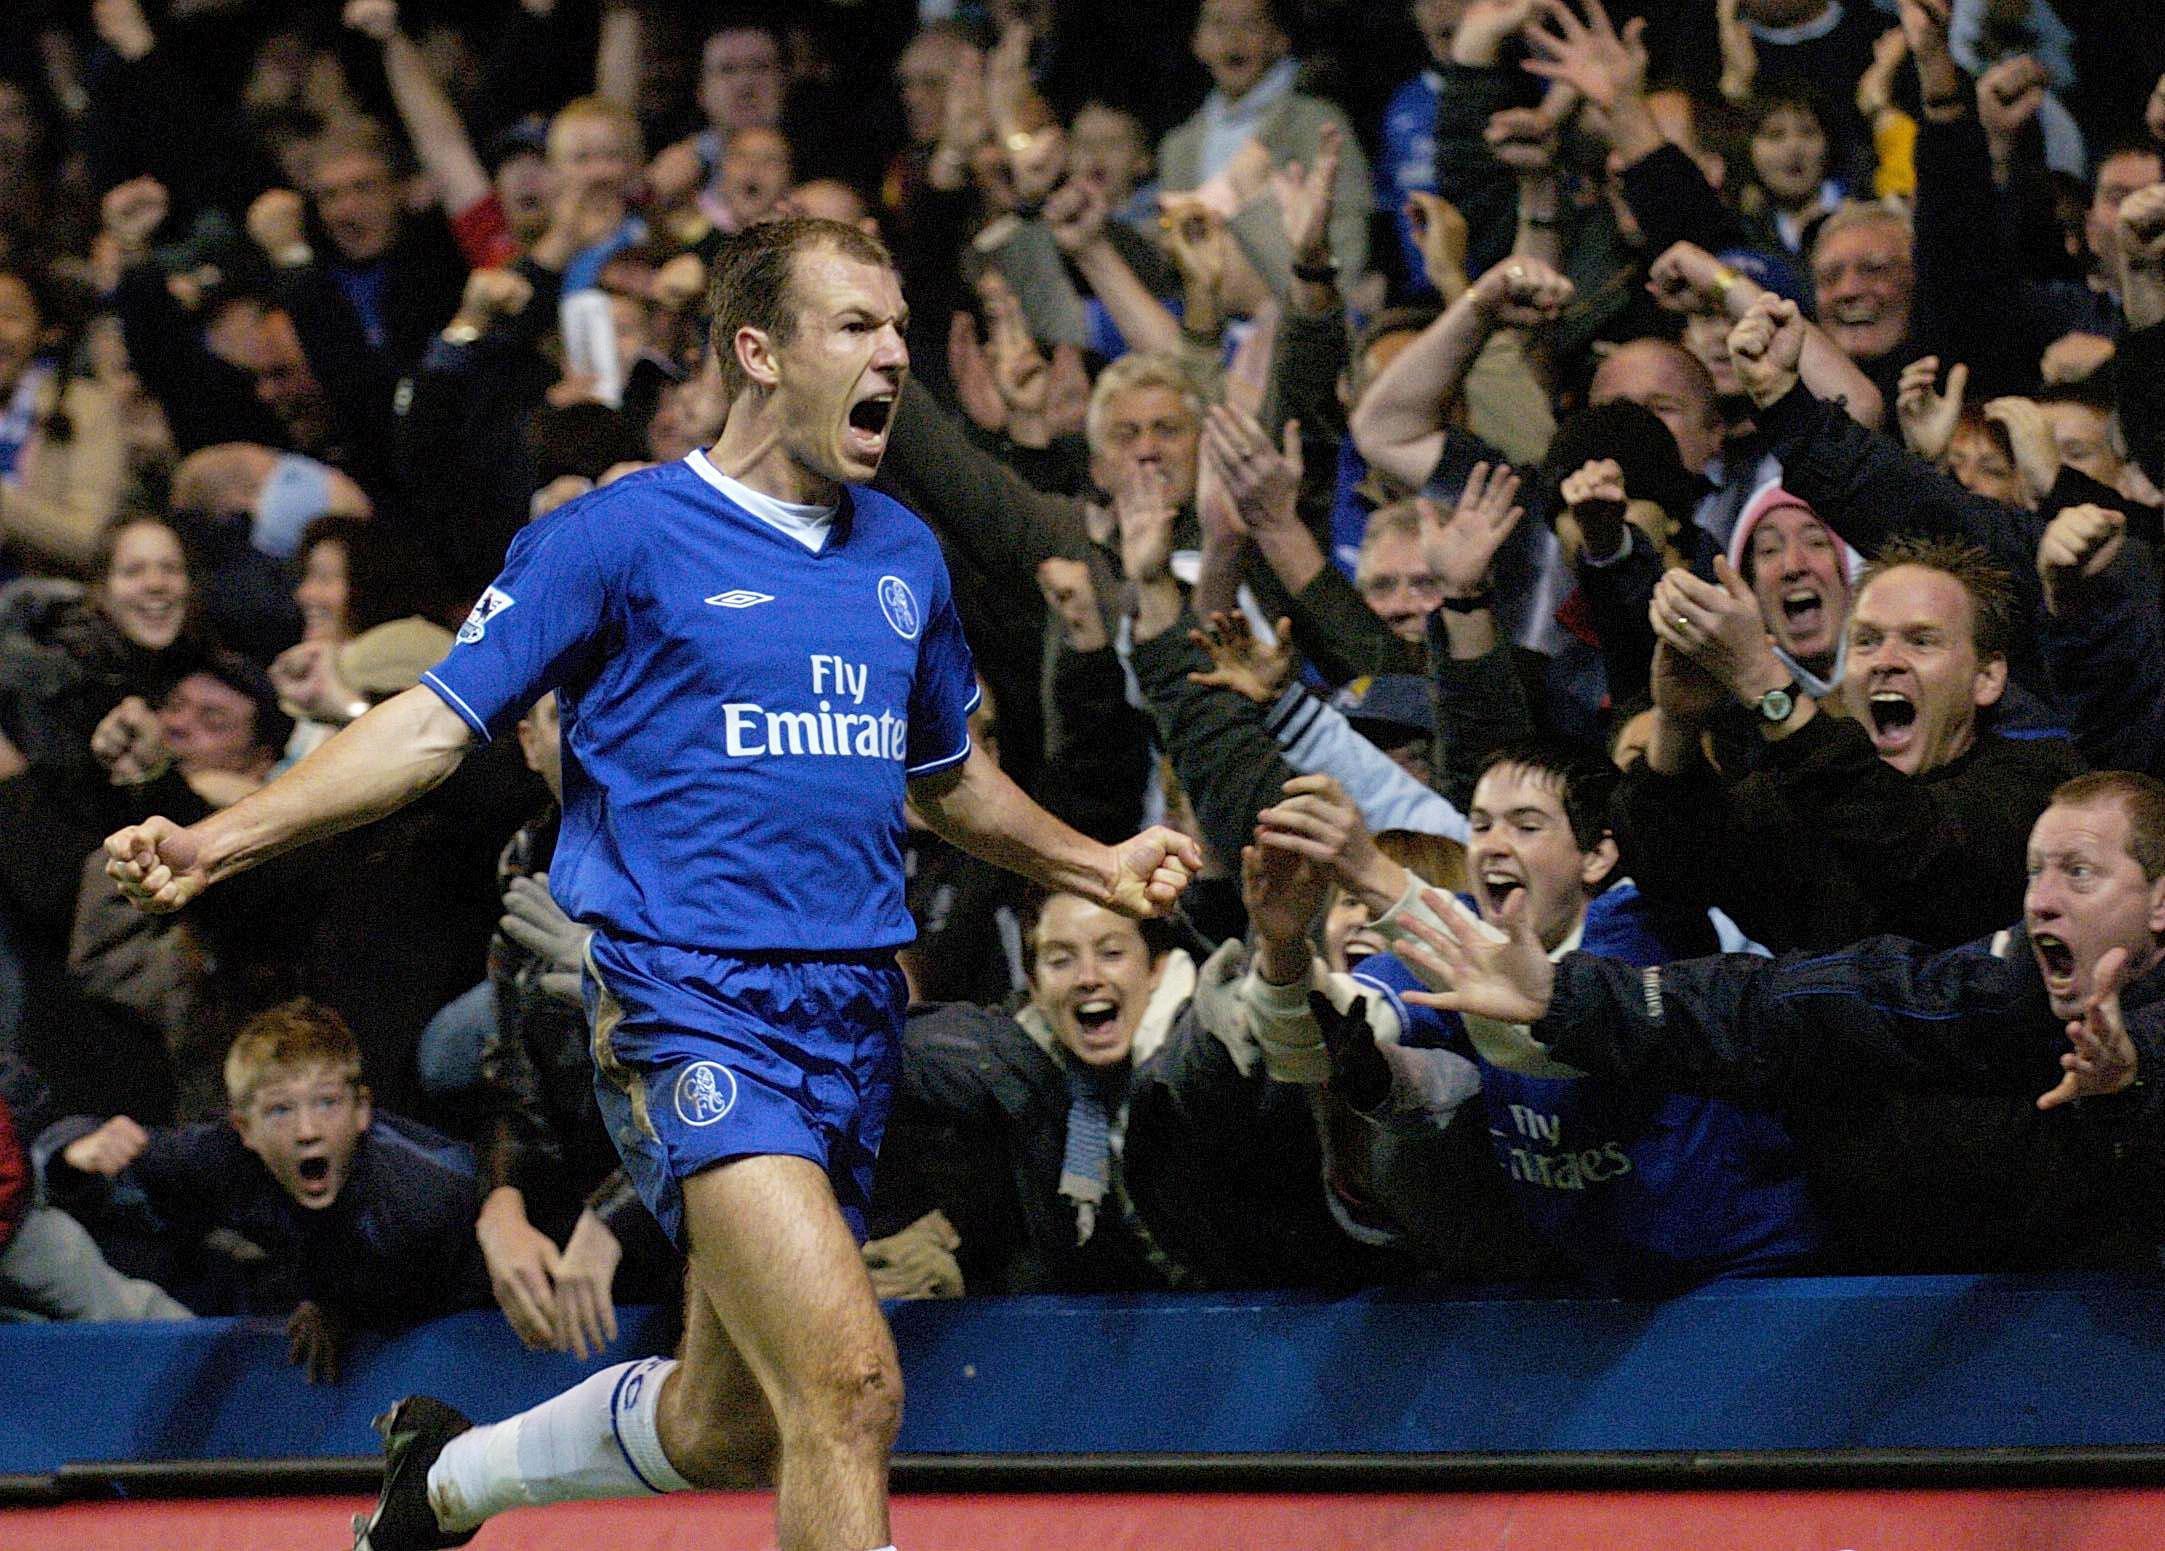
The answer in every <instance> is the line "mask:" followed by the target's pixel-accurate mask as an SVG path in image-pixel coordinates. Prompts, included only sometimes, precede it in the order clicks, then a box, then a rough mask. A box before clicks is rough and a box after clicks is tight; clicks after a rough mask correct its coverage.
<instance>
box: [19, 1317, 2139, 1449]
mask: <svg viewBox="0 0 2165 1551" xmlns="http://www.w3.org/2000/svg"><path fill="white" fill-rule="evenodd" d="M890 1314H891V1316H892V1319H893V1322H894V1327H895V1335H896V1339H897V1342H898V1343H899V1345H900V1348H901V1352H902V1361H903V1371H904V1376H905V1379H906V1381H907V1385H908V1413H907V1418H906V1420H905V1422H904V1426H903V1433H902V1438H901V1441H900V1444H899V1448H900V1450H901V1451H902V1452H904V1453H909V1454H927V1455H937V1454H1006V1453H1015V1454H1024V1453H1051V1454H1059V1453H1077V1454H1150V1453H1179V1454H1250V1453H1300V1454H1308V1453H1316V1454H1383V1455H1393V1454H1427V1453H1451V1452H1492V1453H1541V1452H1546V1451H1560V1452H1561V1451H1585V1450H1637V1451H1676V1450H1687V1451H1702V1450H1706V1451H1723V1450H1787V1449H1943V1448H1986V1447H2060V1448H2069V1447H2111V1446H2132V1445H2159V1444H2165V1283H2158V1282H2151V1281H2132V1280H2128V1279H2125V1278H2107V1277H2054V1278H1985V1277H1905V1278H1825V1279H1794V1280H1771V1281H1762V1282H1734V1283H1725V1284H1721V1285H1718V1286H1715V1287H1710V1288H1705V1289H1702V1290H1701V1291H1698V1292H1696V1293H1692V1294H1689V1295H1687V1296H1684V1297H1680V1298H1676V1299H1673V1300H1671V1301H1669V1302H1666V1303H1658V1304H1635V1303H1620V1302H1611V1301H1601V1300H1587V1299H1556V1298H1545V1297H1544V1298H1532V1297H1529V1298H1497V1297H1490V1298H1481V1297H1441V1296H1437V1295H1435V1294H1433V1293H1418V1294H1417V1293H1410V1292H1402V1291H1401V1292H1374V1293H1368V1294H1363V1295H1360V1296H1356V1297H1348V1298H1325V1297H1317V1296H1304V1295H1298V1294H1259V1295H1258V1294H1239V1295H1192V1296H1177V1295H1168V1296H1154V1297H1109V1298H974V1299H967V1300H963V1301H960V1302H948V1303H915V1304H901V1305H895V1306H893V1307H892V1308H891V1309H890ZM622 1316H623V1317H622V1321H621V1323H622V1328H623V1339H622V1340H621V1341H620V1342H619V1343H618V1347H617V1349H616V1353H615V1354H613V1356H612V1359H611V1360H615V1359H616V1358H618V1357H622V1356H632V1355H640V1354H644V1353H646V1352H649V1351H652V1350H654V1349H655V1343H656V1341H657V1340H659V1339H661V1333H662V1332H663V1331H664V1330H665V1329H666V1328H667V1326H668V1323H669V1322H667V1321H665V1320H664V1319H663V1318H661V1317H660V1316H659V1315H657V1314H656V1313H655V1312H654V1311H649V1310H625V1311H622ZM590 1371H592V1365H591V1364H587V1365H582V1364H579V1363H577V1362H575V1361H573V1360H572V1359H571V1358H569V1357H564V1356H558V1355H555V1354H549V1353H534V1352H528V1351H526V1350H524V1349H523V1348H521V1347H520V1346H519V1345H518V1343H517V1342H516V1340H514V1338H513V1337H512V1335H511V1333H510V1331H509V1330H508V1328H506V1326H505V1324H504V1322H503V1320H502V1319H501V1318H500V1317H499V1316H497V1315H496V1314H495V1313H493V1312H487V1313H474V1314H464V1315H458V1316H455V1317H453V1318H450V1319H444V1320H439V1321H436V1322H435V1323H433V1324H430V1325H427V1326H425V1327H422V1328H420V1329H417V1330H413V1331H409V1332H407V1333H405V1334H403V1335H401V1336H398V1337H396V1338H394V1339H390V1340H383V1339H376V1338H370V1337H361V1338H357V1339H356V1341H355V1342H354V1344H353V1348H352V1350H351V1351H350V1352H349V1353H348V1354H347V1358H346V1363H345V1371H344V1374H343V1377H342V1379H341V1381H340V1382H339V1383H338V1384H336V1385H332V1386H325V1387H313V1388H312V1387H311V1386H309V1385H308V1384H306V1383H304V1382H303V1381H302V1379H301V1377H300V1375H299V1373H298V1371H297V1370H295V1369H293V1368H291V1367H289V1366H287V1364H286V1362H285V1352H284V1341H283V1337H282V1334H281V1327H280V1323H279V1322H278V1321H275V1320H230V1319H215V1320H198V1321H195V1322H192V1323H188V1324H176V1325H96V1326H93V1325H45V1326H35V1325H31V1326H8V1327H0V1475H23V1476H32V1475H42V1474H46V1473H49V1472H51V1471H54V1470H56V1469H58V1468H59V1467H61V1466H62V1465H65V1464H69V1463H75V1462H85V1461H113V1460H133V1461H154V1460H187V1459H196V1460H202V1459H276V1458H336V1457H341V1456H354V1455H366V1454H369V1453H372V1452H373V1450H374V1447H375V1438H374V1435H373V1434H372V1433H370V1432H369V1431H368V1419H369V1418H370V1417H371V1416H372V1415H373V1414H374V1413H375V1412H377V1411H378V1410H380V1409H382V1408H383V1406H385V1405H386V1404H387V1403H388V1402H390V1401H391V1400H393V1399H395V1398H397V1397H398V1396H400V1395H403V1394H407V1393H410V1392H413V1391H417V1390H425V1391H428V1392H429V1393H432V1394H436V1395H441V1396H443V1397H444V1398H445V1399H447V1400H449V1401H451V1402H452V1403H453V1404H456V1405H458V1406H460V1407H462V1408H463V1409H465V1410H467V1411H469V1412H470V1413H472V1414H473V1415H475V1416H477V1417H481V1418H489V1417H496V1416H502V1415H505V1414H507V1413H509V1412H511V1411H515V1410H519V1409H521V1408H523V1407H525V1406H528V1405H531V1404H533V1403H535V1402H537V1401H539V1400H541V1399H544V1398H545V1397H547V1396H549V1395H551V1394H554V1393H555V1392H556V1391H558V1390H560V1389H562V1388H565V1387H566V1386H568V1385H569V1384H571V1383H573V1382H575V1381H576V1380H577V1379H578V1378H579V1377H580V1376H582V1375H583V1374H585V1373H587V1372H590Z"/></svg>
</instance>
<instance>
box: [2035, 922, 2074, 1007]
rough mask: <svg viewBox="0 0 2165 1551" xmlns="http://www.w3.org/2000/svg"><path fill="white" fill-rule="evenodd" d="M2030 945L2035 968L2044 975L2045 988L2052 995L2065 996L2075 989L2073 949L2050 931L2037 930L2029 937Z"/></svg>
mask: <svg viewBox="0 0 2165 1551" xmlns="http://www.w3.org/2000/svg"><path fill="white" fill-rule="evenodd" d="M2030 947H2031V949H2032V950H2033V951H2034V952H2035V953H2036V954H2037V968H2038V970H2039V971H2040V972H2041V973H2042V974H2043V975H2044V977H2045V989H2046V990H2047V991H2050V992H2051V993H2052V994H2053V995H2054V996H2065V995H2067V994H2068V993H2069V992H2070V991H2073V990H2074V989H2075V950H2074V949H2073V948H2070V947H2069V946H2068V945H2067V944H2066V943H2064V942H2062V941H2061V940H2060V939H2059V938H2058V937H2056V936H2054V935H2053V934H2052V933H2051V932H2039V933H2037V934H2036V935H2034V936H2032V937H2031V938H2030Z"/></svg>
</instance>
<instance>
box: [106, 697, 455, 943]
mask: <svg viewBox="0 0 2165 1551" xmlns="http://www.w3.org/2000/svg"><path fill="white" fill-rule="evenodd" d="M471 736H472V734H471V733H470V732H469V731H468V729H467V726H466V723H465V722H463V721H462V720H460V719H459V716H458V713H457V712H455V711H453V710H452V709H451V708H450V707H449V706H448V705H446V704H444V702H443V701H442V700H440V699H438V698H437V696H436V695H435V693H434V692H433V691H431V690H429V689H426V688H422V687H420V686H416V687H415V688H413V689H409V690H407V691H406V692H405V693H404V694H402V695H399V696H397V697H395V698H393V699H391V700H387V701H385V702H384V703H383V704H382V705H380V706H378V707H376V709H375V710H373V711H371V712H369V713H368V714H367V715H366V716H364V717H362V718H361V719H360V720H359V721H356V722H355V723H353V725H352V726H350V727H348V728H346V730H345V731H343V732H341V733H340V734H339V735H338V736H337V737H335V738H333V739H331V740H330V741H329V742H328V743H326V744H324V745H323V746H322V747H321V748H319V749H317V750H316V751H315V752H314V753H313V754H311V755H309V756H308V757H307V758H306V759H304V760H302V761H301V762H300V763H299V764H298V765H295V766H294V767H293V768H292V769H291V770H289V771H287V772H286V773H285V774H284V775H282V776H280V777H279V778H278V779H277V780H275V781H273V782H271V783H270V785H268V786H266V787H264V788H263V789H262V790H261V791H258V792H255V793H253V794H252V795H250V796H248V797H246V798H243V799H242V800H241V801H240V802H237V803H235V804H234V805H233V806H232V807H230V808H226V809H223V810H221V811H219V812H217V813H214V814H212V815H211V816H210V817H209V818H207V819H204V820H203V821H202V822H201V823H199V824H191V825H189V826H188V827H187V828H185V829H183V828H181V827H180V826H179V825H177V824H175V823H173V822H172V821H171V820H170V819H163V818H152V819H145V820H144V821H143V822H142V823H140V824H131V825H129V826H128V827H127V828H126V829H123V830H119V831H116V832H115V833H113V834H111V835H108V836H107V837H106V840H105V858H106V859H105V875H106V876H107V877H109V878H111V879H112V880H113V881H114V882H115V883H117V884H119V885H120V891H121V893H123V894H125V895H127V896H128V898H129V899H130V900H132V901H133V902H134V903H135V904H136V906H137V907H138V908H140V909H143V910H149V911H153V912H162V911H168V910H178V909H179V908H180V907H181V906H183V905H185V904H187V903H188V901H189V900H191V899H193V898H195V897H196V895H198V894H200V893H202V892H203V891H204V890H205V889H207V888H209V887H210V886H211V885H212V884H213V883H217V882H219V881H220V880H222V879H225V878H230V877H231V876H233V874H235V873H237V872H244V871H246V870H247V869H248V868H250V867H253V866H255V865H256V863H258V862H261V861H267V860H268V859H269V858H271V857H273V856H276V855H278V854H279V853H280V852H281V851H290V850H292V849H293V848H294V847H295V846H300V845H306V844H307V843H308V842H309V841H311V840H320V839H322V838H323V837H324V836H326V835H335V834H338V833H339V832H341V831H342V830H348V829H353V828H356V827H358V826H359V825H362V824H366V823H368V822H369V821H370V820H372V819H379V818H382V817H383V816H384V815H385V814H387V813H390V812H393V811H394V810H396V809H398V808H401V807H403V806H405V805H406V804H407V803H409V802H411V801H413V799H414V798H416V797H418V796H420V795H421V794H422V793H423V792H425V791H427V790H428V789H429V788H430V787H432V786H434V785H435V784H436V783H437V782H439V781H441V780H443V778H444V777H445V776H448V775H449V774H451V772H452V771H453V770H456V769H457V768H458V763H459V760H460V759H461V758H462V757H464V755H465V753H466V746H467V742H468V740H469V739H470V737H471Z"/></svg>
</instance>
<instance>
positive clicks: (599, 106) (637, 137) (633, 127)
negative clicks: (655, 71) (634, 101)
mask: <svg viewBox="0 0 2165 1551" xmlns="http://www.w3.org/2000/svg"><path fill="white" fill-rule="evenodd" d="M574 124H613V125H615V126H616V129H617V132H618V133H619V134H621V135H622V136H623V137H624V148H625V149H626V150H627V151H629V152H630V153H631V155H632V156H633V157H634V158H635V159H643V158H644V157H645V155H646V136H645V135H644V134H642V133H641V132H640V129H639V120H638V117H637V116H636V115H635V114H633V112H632V111H631V109H629V108H627V107H625V106H624V105H623V104H622V103H620V102H617V101H615V100H614V99H612V98H609V97H602V96H599V95H590V96H586V97H574V98H572V99H571V101H569V102H567V103H565V104H564V105H563V106H562V107H561V108H558V109H557V110H556V113H555V116H554V117H552V118H551V119H550V120H549V138H548V157H549V160H550V161H552V162H553V161H555V160H556V158H557V146H558V144H559V143H560V141H559V137H560V136H561V135H562V133H563V132H564V131H565V130H567V129H569V128H571V127H572V126H573V125H574Z"/></svg>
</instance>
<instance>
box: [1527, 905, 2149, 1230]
mask: <svg viewBox="0 0 2165 1551" xmlns="http://www.w3.org/2000/svg"><path fill="white" fill-rule="evenodd" d="M2161 998H2165V973H2161V972H2159V971H2157V970H2153V971H2151V972H2150V973H2149V974H2147V975H2144V976H2142V977H2140V978H2139V979H2137V980H2135V981H2134V982H2133V983H2131V984H2130V985H2129V986H2127V987H2126V989H2125V990H2124V991H2123V992H2122V993H2121V1002H2122V1006H2123V1008H2124V1010H2125V1012H2126V1015H2127V1022H2128V1031H2129V1034H2130V1035H2131V1037H2132V1038H2133V1039H2134V1041H2135V1045H2136V1049H2137V1051H2138V1056H2139V1060H2140V1062H2141V1070H2143V1071H2144V1072H2146V1073H2147V1072H2151V1071H2154V1070H2156V1069H2157V1066H2158V1063H2159V1062H2161V1061H2165V1000H2161ZM2063 1028H2064V1025H2063V1024H2062V1021H2061V1020H2060V1019H2058V1018H2056V1017H2055V1016H2053V1013H2052V1010H2051V1006H2050V1004H2049V1002H2048V1001H2047V999H2046V996H2045V992H2044V986H2043V982H2042V979H2041V977H2040V976H2039V974H2038V971H2037V964H2036V960H2035V957H2034V956H2033V955H2032V954H2031V952H2030V950H2029V945H2028V942H2027V940H2026V938H2025V937H2024V936H2023V934H2022V933H2021V932H2020V931H2016V932H2013V933H2011V934H1999V935H1996V936H1995V937H1993V938H1988V939H1985V940H1983V941H1979V942H1973V943H1968V944H1965V945H1964V946H1962V947H1958V948H1952V949H1946V950H1940V951H1935V950H1933V949H1932V948H1930V947H1927V946H1926V945H1924V944H1921V943H1916V942H1911V941H1907V940H1904V939H1900V938H1893V937H1876V938H1872V939H1870V940H1868V941H1865V942H1860V943H1858V944H1856V945H1854V946H1853V947H1849V948H1845V949H1842V950H1840V951H1838V952H1833V953H1824V954H1816V955H1811V956H1805V955H1790V956H1785V957H1782V958H1779V959H1773V960H1768V959H1758V958H1750V957H1744V956H1740V955H1730V956H1726V957H1722V958H1712V959H1695V960H1688V961H1685V962H1682V963H1676V964H1669V965H1664V966H1663V967H1661V968H1660V969H1659V970H1647V971H1642V970H1638V969H1634V968H1631V967H1630V966H1628V965H1625V964H1621V963H1618V962H1615V961H1612V960H1607V959H1601V958H1596V957H1594V956H1592V955H1589V954H1570V955H1567V956H1566V957H1565V959H1564V960H1563V962H1562V963H1561V964H1560V965H1559V966H1558V971H1557V977H1556V987H1555V994H1554V996H1553V999H1552V1000H1551V1002H1550V1005H1549V1011H1548V1014H1547V1016H1546V1017H1544V1018H1543V1019H1541V1021H1540V1022H1538V1023H1536V1024H1535V1025H1534V1030H1533V1032H1534V1037H1535V1038H1536V1039H1539V1040H1540V1041H1541V1042H1542V1043H1543V1044H1545V1045H1546V1046H1547V1047H1548V1049H1549V1053H1550V1055H1551V1056H1553V1057H1554V1058H1555V1059H1557V1060H1559V1061H1564V1062H1568V1063H1569V1064H1570V1065H1572V1066H1576V1067H1580V1068H1582V1069H1584V1070H1587V1071H1589V1072H1594V1073H1597V1074H1599V1075H1602V1076H1606V1077H1614V1078H1617V1079H1619V1080H1623V1081H1627V1082H1631V1083H1634V1084H1636V1085H1639V1086H1643V1087H1646V1088H1650V1089H1657V1090H1660V1089H1667V1090H1674V1091H1681V1092H1689V1093H1705V1094H1710V1095H1713V1096H1715V1097H1720V1098H1728V1099H1732V1100H1735V1101H1737V1102H1745V1103H1772V1104H1776V1105H1779V1106H1780V1107H1781V1108H1782V1109H1783V1110H1784V1111H1785V1112H1786V1113H1787V1114H1788V1115H1789V1116H1790V1117H1791V1120H1792V1123H1793V1129H1794V1131H1795V1134H1796V1136H1797V1139H1798V1142H1799V1145H1800V1146H1801V1147H1802V1148H1803V1150H1804V1153H1805V1156H1806V1159H1807V1169H1808V1171H1809V1172H1810V1174H1811V1175H1812V1177H1813V1182H1814V1186H1815V1189H1817V1190H1818V1191H1819V1193H1820V1198H1821V1200H1822V1203H1823V1204H1824V1205H1825V1207H1826V1209H1827V1214H1828V1216H1829V1218H1830V1219H1831V1220H1830V1223H1829V1227H1830V1229H1832V1230H1833V1231H1834V1232H1835V1234H1836V1236H1837V1239H1838V1241H1839V1243H1840V1245H1841V1248H1842V1249H1843V1250H1844V1251H1846V1253H1847V1254H1848V1256H1849V1257H1850V1260H1851V1262H1852V1265H1853V1267H1854V1268H1855V1269H1860V1270H1920V1271H1922V1270H2025V1269H2042V1268H2048V1267H2056V1266H2069V1265H2098V1264H2106V1265H2111V1264H2120V1265H2144V1264H2147V1265H2148V1266H2150V1267H2151V1268H2153V1269H2154V1267H2155V1263H2156V1261H2155V1251H2154V1248H2153V1246H2154V1245H2155V1243H2156V1241H2157V1237H2158V1233H2159V1228H2160V1212H2161V1205H2165V1202H2161V1199H2160V1191H2159V1185H2158V1177H2159V1176H2158V1170H2159V1163H2160V1160H2161V1158H2165V1090H2161V1089H2160V1087H2159V1085H2158V1084H2156V1083H2155V1082H2142V1083H2138V1084H2137V1085H2136V1086H2135V1087H2133V1088H2131V1089H2129V1090H2128V1091H2127V1092H2126V1093H2123V1094H2119V1095H2116V1096H2114V1097H2112V1098H2105V1099H2090V1100H2085V1101H2084V1102H2082V1103H2079V1104H2076V1105H2072V1106H2068V1107H2063V1108H2061V1109H2057V1110H2051V1111H2040V1110H2039V1109H2038V1108H2037V1107H2036V1096H2037V1095H2038V1094H2040V1093H2043V1092H2045V1091H2046V1090H2047V1089H2049V1088H2051V1087H2052V1086H2054V1085H2055V1084H2056V1083H2057V1082H2058V1080H2059V1078H2060V1067H2059V1056H2060V1053H2061V1052H2062V1051H2064V1050H2065V1049H2066V1048H2067V1044H2066V1038H2065V1035H2064V1032H2063Z"/></svg>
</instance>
